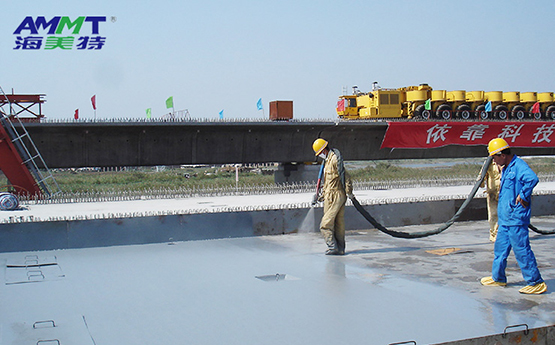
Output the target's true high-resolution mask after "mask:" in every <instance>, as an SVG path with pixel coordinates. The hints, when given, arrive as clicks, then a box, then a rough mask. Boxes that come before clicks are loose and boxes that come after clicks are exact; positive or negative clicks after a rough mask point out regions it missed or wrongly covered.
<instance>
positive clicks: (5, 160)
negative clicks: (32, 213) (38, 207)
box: [0, 87, 60, 197]
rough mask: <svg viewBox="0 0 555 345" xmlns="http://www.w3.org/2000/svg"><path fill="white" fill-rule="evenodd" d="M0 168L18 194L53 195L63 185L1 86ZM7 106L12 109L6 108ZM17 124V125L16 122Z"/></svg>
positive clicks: (31, 195) (32, 195)
mask: <svg viewBox="0 0 555 345" xmlns="http://www.w3.org/2000/svg"><path fill="white" fill-rule="evenodd" d="M0 98H1V99H2V102H1V103H0V170H2V171H3V172H4V175H6V177H7V178H8V180H9V181H10V184H11V185H10V187H11V188H12V189H13V190H14V192H15V193H16V194H17V195H25V196H30V197H50V196H51V195H53V194H56V193H59V192H60V188H59V186H58V184H57V183H56V181H55V180H54V177H53V176H52V174H51V173H50V170H49V169H48V167H47V166H46V163H45V162H44V160H43V159H42V156H41V155H40V153H39V152H38V150H37V147H36V146H35V144H34V142H33V141H32V140H31V137H30V136H29V133H28V132H27V130H26V129H25V127H24V126H23V123H22V122H21V121H20V120H19V118H18V117H17V116H16V115H17V114H15V113H14V110H13V106H12V103H11V101H10V98H9V97H8V95H6V94H5V93H4V90H3V89H2V88H1V87H0ZM4 105H7V106H8V107H9V110H4V109H3V106H4ZM14 122H15V123H17V126H15V125H14Z"/></svg>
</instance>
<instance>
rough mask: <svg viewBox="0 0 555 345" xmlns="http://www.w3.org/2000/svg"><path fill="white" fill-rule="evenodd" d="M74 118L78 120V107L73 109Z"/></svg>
mask: <svg viewBox="0 0 555 345" xmlns="http://www.w3.org/2000/svg"><path fill="white" fill-rule="evenodd" d="M73 118H74V119H75V120H79V109H75V114H73Z"/></svg>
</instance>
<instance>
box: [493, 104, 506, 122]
mask: <svg viewBox="0 0 555 345" xmlns="http://www.w3.org/2000/svg"><path fill="white" fill-rule="evenodd" d="M493 117H494V118H496V119H499V120H507V119H508V118H509V109H508V108H507V107H506V106H504V105H498V106H497V107H495V111H494V112H493Z"/></svg>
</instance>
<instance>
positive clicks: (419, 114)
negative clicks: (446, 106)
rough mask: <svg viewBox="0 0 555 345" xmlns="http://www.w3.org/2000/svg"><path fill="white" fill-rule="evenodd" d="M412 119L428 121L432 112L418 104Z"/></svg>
mask: <svg viewBox="0 0 555 345" xmlns="http://www.w3.org/2000/svg"><path fill="white" fill-rule="evenodd" d="M414 117H416V118H420V119H424V120H429V119H430V118H431V117H432V112H431V111H429V110H427V109H426V106H425V105H424V104H420V105H419V106H418V107H416V109H414Z"/></svg>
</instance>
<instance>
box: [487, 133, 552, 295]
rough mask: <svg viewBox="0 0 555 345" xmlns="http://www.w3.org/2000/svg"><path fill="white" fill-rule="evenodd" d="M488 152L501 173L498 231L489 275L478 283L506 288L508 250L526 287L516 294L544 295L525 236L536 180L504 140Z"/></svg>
mask: <svg viewBox="0 0 555 345" xmlns="http://www.w3.org/2000/svg"><path fill="white" fill-rule="evenodd" d="M488 151H489V155H490V156H493V161H494V162H495V163H497V164H498V165H500V166H503V170H502V172H501V188H500V191H499V203H498V209H497V213H498V224H499V230H498V232H497V239H496V241H495V246H494V249H493V252H494V259H493V265H492V275H491V277H484V278H482V279H481V283H482V285H487V286H505V285H507V276H506V275H505V268H506V267H507V257H508V256H509V253H510V251H511V248H512V249H513V252H514V254H515V258H516V260H517V262H518V265H519V266H520V270H521V271H522V276H523V277H524V280H526V283H527V285H526V286H525V287H523V288H522V289H520V290H519V292H520V293H524V294H541V293H544V292H546V291H547V285H546V284H545V282H544V281H543V279H542V277H541V274H540V271H539V270H538V265H537V263H536V257H535V256H534V253H533V252H532V248H531V247H530V240H529V236H528V225H529V224H530V213H531V212H530V211H531V207H530V206H531V197H532V190H533V189H534V187H535V186H536V185H537V184H538V177H537V176H536V174H535V173H534V171H533V170H532V169H530V167H529V166H528V164H526V162H524V161H523V160H522V159H520V158H519V157H518V156H516V155H515V154H513V153H511V149H510V147H509V144H508V143H507V142H506V141H505V139H502V138H496V139H493V140H491V141H490V142H489V144H488Z"/></svg>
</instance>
